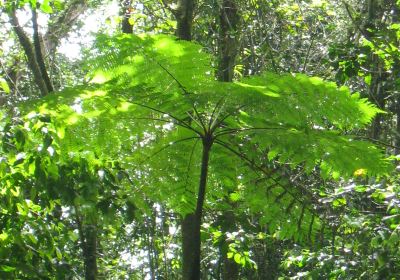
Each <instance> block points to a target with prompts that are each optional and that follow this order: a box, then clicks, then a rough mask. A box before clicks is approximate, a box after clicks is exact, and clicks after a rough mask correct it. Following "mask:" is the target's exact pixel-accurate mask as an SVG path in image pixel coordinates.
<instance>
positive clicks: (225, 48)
mask: <svg viewBox="0 0 400 280" xmlns="http://www.w3.org/2000/svg"><path fill="white" fill-rule="evenodd" d="M219 19H220V34H219V54H218V56H219V65H218V73H217V76H218V80H220V81H224V82H231V81H232V79H233V73H234V68H235V59H236V55H237V46H238V42H237V29H238V24H239V15H238V11H237V7H236V4H235V1H234V0H223V2H222V7H221V8H220V15H219Z"/></svg>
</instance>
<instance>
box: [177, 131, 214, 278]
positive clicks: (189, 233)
mask: <svg viewBox="0 0 400 280" xmlns="http://www.w3.org/2000/svg"><path fill="white" fill-rule="evenodd" d="M211 146H212V138H211V136H207V135H206V136H204V138H203V155H202V159H201V173H200V182H199V190H198V195H197V205H196V211H195V213H191V214H187V215H186V216H185V217H184V218H183V221H182V247H183V248H182V250H183V258H182V263H183V269H182V279H183V280H200V276H201V274H200V253H201V239H200V227H201V220H202V216H203V204H204V199H205V195H206V186H207V176H208V164H209V158H210V150H211Z"/></svg>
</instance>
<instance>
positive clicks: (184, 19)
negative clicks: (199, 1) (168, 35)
mask: <svg viewBox="0 0 400 280" xmlns="http://www.w3.org/2000/svg"><path fill="white" fill-rule="evenodd" d="M177 4H178V5H177V9H176V11H175V17H176V21H177V27H176V36H178V38H179V39H182V40H186V41H190V40H192V24H193V10H194V0H178V3H177Z"/></svg>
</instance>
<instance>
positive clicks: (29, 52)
mask: <svg viewBox="0 0 400 280" xmlns="http://www.w3.org/2000/svg"><path fill="white" fill-rule="evenodd" d="M9 17H10V22H11V24H12V25H13V29H14V32H15V34H17V37H18V40H19V42H20V44H21V46H22V48H23V49H24V52H25V55H26V57H27V59H28V66H29V68H30V70H31V71H32V74H33V78H34V81H35V83H36V85H37V86H38V88H39V90H40V93H41V95H42V96H45V95H47V94H48V93H49V91H48V89H47V86H46V83H45V81H44V80H43V77H42V73H41V71H40V67H39V65H38V63H37V59H36V54H35V51H34V48H33V46H32V43H31V42H30V40H29V38H28V36H27V35H26V34H25V31H24V30H23V29H22V27H21V26H20V25H19V22H18V18H17V16H16V14H15V10H13V11H11V12H10V13H9Z"/></svg>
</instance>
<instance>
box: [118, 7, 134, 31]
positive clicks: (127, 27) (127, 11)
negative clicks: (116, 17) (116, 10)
mask: <svg viewBox="0 0 400 280" xmlns="http://www.w3.org/2000/svg"><path fill="white" fill-rule="evenodd" d="M131 10H132V1H131V0H121V2H120V15H121V17H122V22H121V30H122V33H125V34H132V33H133V25H132V24H130V22H129V19H130V17H131Z"/></svg>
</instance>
